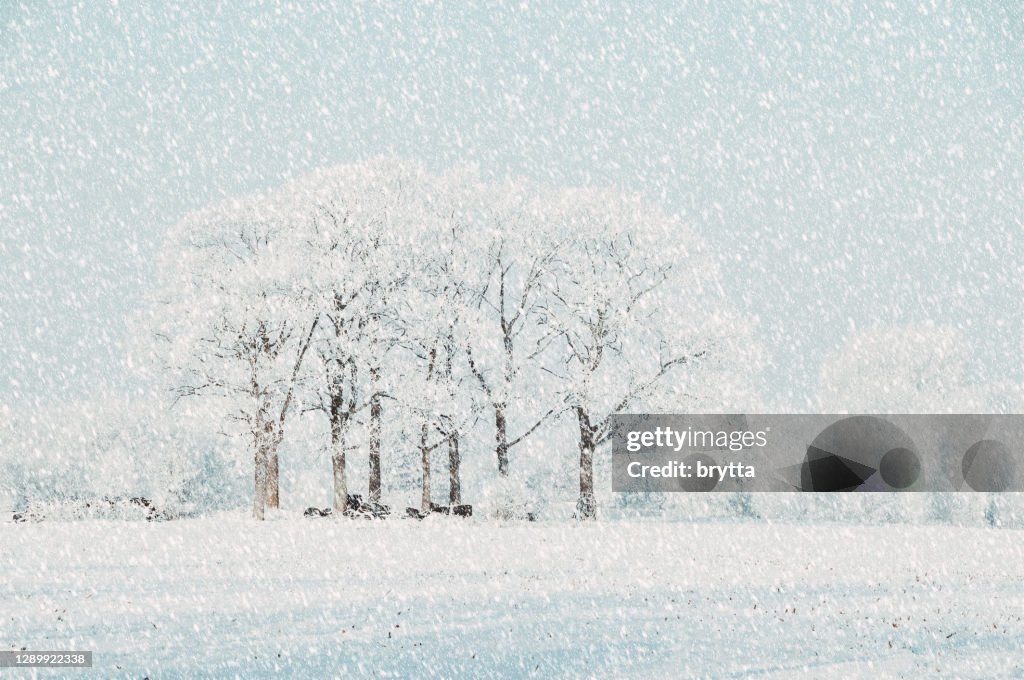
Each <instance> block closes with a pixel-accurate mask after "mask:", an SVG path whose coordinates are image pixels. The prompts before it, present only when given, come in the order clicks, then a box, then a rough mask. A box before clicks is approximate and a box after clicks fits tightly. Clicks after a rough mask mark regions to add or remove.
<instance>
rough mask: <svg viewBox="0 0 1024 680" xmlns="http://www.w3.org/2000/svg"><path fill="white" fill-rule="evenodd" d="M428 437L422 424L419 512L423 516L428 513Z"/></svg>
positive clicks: (425, 427) (424, 424)
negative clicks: (421, 475)
mask: <svg viewBox="0 0 1024 680" xmlns="http://www.w3.org/2000/svg"><path fill="white" fill-rule="evenodd" d="M428 436H429V432H428V429H427V424H426V423H425V422H424V423H423V429H422V431H421V434H420V465H421V466H422V470H423V495H422V496H421V498H420V510H421V511H422V512H423V513H424V514H426V513H429V512H430V449H429V448H428V447H427V438H428Z"/></svg>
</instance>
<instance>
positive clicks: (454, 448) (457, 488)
mask: <svg viewBox="0 0 1024 680" xmlns="http://www.w3.org/2000/svg"><path fill="white" fill-rule="evenodd" d="M461 463H462V461H461V459H460V454H459V433H458V432H456V433H454V434H453V435H452V436H450V437H448V503H449V505H461V504H462V477H461V475H460V470H459V466H460V465H461Z"/></svg>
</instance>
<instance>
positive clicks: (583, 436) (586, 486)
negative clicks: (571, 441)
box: [576, 406, 597, 520]
mask: <svg viewBox="0 0 1024 680" xmlns="http://www.w3.org/2000/svg"><path fill="white" fill-rule="evenodd" d="M576 417H577V419H578V420H579V424H580V499H579V501H578V502H577V503H576V518H577V519H581V520H582V519H596V518H597V498H596V497H595V496H594V448H595V444H596V442H595V434H596V433H595V432H594V426H593V425H592V424H591V422H590V416H589V415H587V412H586V411H585V410H584V409H583V407H582V406H577V407H576Z"/></svg>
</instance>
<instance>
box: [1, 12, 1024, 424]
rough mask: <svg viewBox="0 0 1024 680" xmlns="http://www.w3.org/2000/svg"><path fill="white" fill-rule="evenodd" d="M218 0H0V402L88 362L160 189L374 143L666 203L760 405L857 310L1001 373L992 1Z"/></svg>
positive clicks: (1013, 230)
mask: <svg viewBox="0 0 1024 680" xmlns="http://www.w3.org/2000/svg"><path fill="white" fill-rule="evenodd" d="M244 4H246V3H242V2H232V3H219V4H218V3H210V2H195V3H175V2H160V3H152V4H149V5H148V6H147V5H146V3H132V2H124V3H121V6H118V5H115V4H111V3H102V2H81V3H79V4H78V7H77V8H76V7H75V6H74V5H72V4H70V3H51V4H47V3H44V2H41V1H38V2H37V1H34V0H30V1H26V2H24V3H22V4H21V5H19V4H17V3H13V4H12V3H11V2H4V3H2V4H0V401H15V400H19V397H24V398H26V399H29V400H35V399H38V398H43V399H50V398H53V399H56V400H60V399H64V398H65V397H66V396H68V395H70V396H75V397H78V396H84V395H87V394H88V393H89V391H90V390H92V389H94V388H95V386H96V385H98V384H104V383H107V382H111V381H113V382H117V379H118V378H117V376H119V375H121V373H122V371H121V369H120V358H119V356H120V351H119V348H118V345H119V343H120V342H121V341H122V340H123V336H124V330H125V327H124V318H125V314H126V311H127V310H130V309H131V308H133V307H134V306H136V305H137V304H138V302H139V299H140V295H141V292H142V291H143V290H144V289H145V288H146V287H147V286H148V285H150V284H151V277H152V270H151V267H150V262H151V261H152V258H153V255H154V252H155V251H156V249H157V247H158V245H159V241H160V238H161V236H162V234H163V233H164V231H165V229H166V228H167V227H168V225H170V224H171V223H173V222H175V221H177V220H178V219H179V218H180V217H181V216H182V215H183V214H185V213H186V212H187V211H189V210H191V209H194V208H197V207H200V206H202V205H204V204H206V203H209V202H210V201H213V200H216V199H218V198H221V197H223V196H226V195H233V194H239V193H244V192H249V191H252V190H256V189H261V188H265V187H269V186H273V185H275V184H278V183H280V182H281V181H283V180H285V179H287V178H290V177H293V176H296V175H299V174H302V173H303V172H305V171H307V170H309V169H311V168H314V167H316V166H321V165H326V164H333V163H341V162H348V161H355V160H359V159H361V158H364V157H366V156H369V155H374V154H379V153H384V152H388V153H395V154H398V155H401V156H405V157H409V158H413V159H418V160H421V161H424V162H425V163H427V164H428V165H429V166H431V167H433V168H435V169H438V170H440V169H444V168H446V167H449V166H451V165H453V164H455V163H458V162H464V161H470V162H476V163H478V164H479V165H480V167H481V169H482V171H483V172H484V173H485V174H487V175H491V176H502V175H506V174H519V175H527V176H530V177H534V178H537V179H543V180H547V181H551V182H556V183H567V184H582V183H597V184H614V185H618V186H622V187H626V188H631V189H638V190H641V191H644V192H645V193H647V194H648V195H649V196H650V198H651V200H654V201H657V202H659V203H661V204H662V205H664V206H665V207H666V208H667V209H669V210H671V211H673V212H678V213H680V214H682V215H683V216H684V217H685V218H686V219H688V220H689V221H691V222H692V223H694V224H695V225H696V226H697V228H698V229H699V230H700V231H701V232H702V233H703V235H704V236H705V237H706V238H707V239H708V240H710V241H711V242H712V243H713V244H714V245H715V246H716V248H717V249H718V250H719V252H721V253H723V254H724V255H726V256H727V267H726V271H727V285H728V286H729V289H730V291H731V292H732V293H733V294H734V295H735V296H736V298H737V300H738V301H739V303H740V304H741V306H742V307H743V308H744V309H745V310H746V311H748V312H750V313H753V314H757V315H758V316H759V317H760V318H761V321H762V339H763V340H764V342H765V343H766V345H767V347H768V349H769V351H770V352H771V354H772V357H773V368H772V369H771V373H770V375H769V378H770V379H771V381H772V383H773V384H774V385H775V386H776V387H777V390H778V394H777V395H776V396H779V397H780V398H781V399H783V400H784V401H788V402H789V403H793V404H795V405H797V404H799V403H801V401H802V400H803V399H804V398H805V397H807V396H809V395H810V394H812V393H813V392H814V391H815V390H816V381H817V370H818V364H819V362H820V360H821V357H822V355H823V354H824V353H825V352H827V351H830V350H832V349H834V348H835V347H837V346H838V345H839V343H840V342H842V340H843V338H844V337H845V336H846V334H847V333H848V332H849V331H850V329H851V327H858V328H863V327H866V326H869V325H871V324H873V323H897V324H904V323H905V324H913V323H918V322H921V321H923V320H926V319H934V320H935V321H937V322H939V323H950V324H954V325H959V326H961V327H962V328H963V329H964V331H965V333H966V334H967V337H968V339H969V340H970V341H971V342H972V343H973V345H974V347H975V348H976V357H977V362H976V365H974V366H972V370H973V376H974V377H975V378H976V379H978V380H989V379H995V378H999V377H1003V376H1006V375H1010V376H1012V377H1014V378H1018V379H1019V378H1020V373H1021V369H1020V363H1021V362H1020V348H1021V338H1022V332H1021V330H1022V323H1021V316H1022V315H1021V311H1022V306H1021V303H1020V299H1021V294H1022V286H1021V281H1022V275H1021V264H1020V263H1021V262H1022V255H1024V243H1022V241H1024V228H1022V224H1024V115H1022V114H1024V10H1022V6H1021V5H1020V4H1019V3H1015V2H1014V3H994V2H993V3H983V2H981V3H979V2H973V3H945V2H941V3H940V2H935V3H933V2H931V1H930V0H929V1H927V2H921V3H917V2H898V3H892V4H884V3H878V2H869V3H866V4H864V5H862V6H857V7H854V8H852V9H849V10H846V9H843V7H842V5H845V4H846V3H842V5H832V4H828V3H821V2H801V3H796V2H793V3H785V4H782V5H777V4H775V3H761V2H709V3H687V2H669V3H664V4H656V3H630V4H632V5H635V6H634V7H632V8H631V9H627V7H628V5H624V4H619V3H614V4H605V3H548V2H544V3H515V4H505V5H503V6H502V7H500V8H499V7H498V5H497V4H496V3H450V4H441V3H435V4H433V5H412V4H408V3H403V4H402V6H399V5H397V4H396V5H393V6H384V7H381V6H378V5H376V4H369V3H350V2H344V3H338V5H339V7H337V8H335V7H330V6H328V5H327V4H319V3H304V2H296V3H294V4H292V5H289V4H286V3H277V2H262V3H255V4H253V5H251V6H250V7H248V8H246V9H243V10H238V9H237V7H239V6H241V5H244ZM492 4H493V5H494V6H493V7H492V6H490V5H492ZM296 5H302V6H303V7H304V8H305V9H304V10H303V11H298V10H297V9H295V6H296ZM790 395H791V396H790Z"/></svg>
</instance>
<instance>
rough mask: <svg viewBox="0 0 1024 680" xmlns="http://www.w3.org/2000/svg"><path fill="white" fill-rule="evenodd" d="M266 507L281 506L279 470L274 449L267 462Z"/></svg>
mask: <svg viewBox="0 0 1024 680" xmlns="http://www.w3.org/2000/svg"><path fill="white" fill-rule="evenodd" d="M267 507H268V508H279V507H281V494H280V470H279V468H278V461H277V451H276V450H275V451H274V452H273V453H271V454H270V457H269V459H268V462H267Z"/></svg>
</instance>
